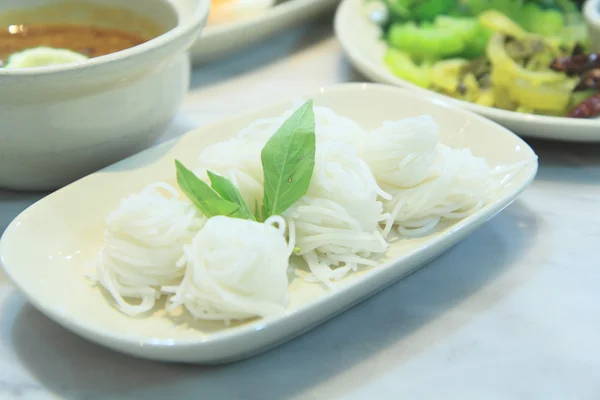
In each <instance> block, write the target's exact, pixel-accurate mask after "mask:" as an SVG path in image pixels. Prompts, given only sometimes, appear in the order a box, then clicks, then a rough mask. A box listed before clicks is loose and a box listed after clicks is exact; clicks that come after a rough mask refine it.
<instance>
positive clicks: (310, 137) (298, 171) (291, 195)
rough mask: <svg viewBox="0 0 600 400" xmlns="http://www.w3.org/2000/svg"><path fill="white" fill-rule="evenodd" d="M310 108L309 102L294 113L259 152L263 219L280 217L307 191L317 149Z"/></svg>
mask: <svg viewBox="0 0 600 400" xmlns="http://www.w3.org/2000/svg"><path fill="white" fill-rule="evenodd" d="M312 105H313V104H312V100H309V101H307V102H306V103H304V105H303V106H302V107H300V108H299V109H298V110H296V112H295V113H294V114H293V115H292V116H291V117H290V118H288V119H287V120H286V121H285V122H284V123H283V124H282V125H281V127H280V128H279V129H278V130H277V132H275V134H274V135H273V136H271V138H270V139H269V141H268V142H267V144H266V145H265V147H264V148H263V149H262V152H261V160H262V165H263V171H264V181H265V184H264V185H265V187H264V198H263V209H262V216H263V218H264V219H267V218H268V217H270V216H272V215H281V214H282V213H283V212H284V211H285V210H287V209H288V208H289V207H290V206H291V205H292V204H294V203H295V202H296V201H297V200H298V199H300V198H301V197H302V196H304V195H305V194H306V192H307V191H308V186H309V184H310V179H311V177H312V174H313V170H314V166H315V149H316V138H315V116H314V112H313V109H312Z"/></svg>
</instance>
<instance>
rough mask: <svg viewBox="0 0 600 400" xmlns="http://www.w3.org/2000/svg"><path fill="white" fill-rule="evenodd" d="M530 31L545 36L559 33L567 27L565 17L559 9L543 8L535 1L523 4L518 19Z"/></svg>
mask: <svg viewBox="0 0 600 400" xmlns="http://www.w3.org/2000/svg"><path fill="white" fill-rule="evenodd" d="M516 21H517V22H519V24H520V25H521V26H522V27H523V28H525V29H526V30H528V31H529V32H533V33H537V34H539V35H544V36H552V35H556V34H559V33H560V32H561V30H562V29H564V27H565V18H564V16H563V14H562V12H560V11H558V10H543V9H542V8H540V7H538V6H537V5H535V4H533V3H528V4H525V5H524V6H523V9H522V10H521V14H520V16H519V17H518V18H517V19H516Z"/></svg>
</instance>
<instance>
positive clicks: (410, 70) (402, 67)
mask: <svg viewBox="0 0 600 400" xmlns="http://www.w3.org/2000/svg"><path fill="white" fill-rule="evenodd" d="M384 62H385V63H386V65H387V66H388V67H389V68H390V70H391V71H392V73H393V74H394V75H396V76H398V77H399V78H402V79H406V80H407V81H409V82H412V83H414V84H415V85H418V86H421V87H424V88H428V87H429V85H430V84H431V79H430V71H429V69H428V68H426V67H419V66H417V65H416V64H415V63H414V62H413V60H412V59H411V58H410V56H409V55H408V54H406V53H403V52H402V51H400V50H396V49H392V48H388V50H387V52H386V53H385V58H384Z"/></svg>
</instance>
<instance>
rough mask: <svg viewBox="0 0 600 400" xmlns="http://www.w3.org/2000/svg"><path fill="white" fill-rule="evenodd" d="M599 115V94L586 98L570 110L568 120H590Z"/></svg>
mask: <svg viewBox="0 0 600 400" xmlns="http://www.w3.org/2000/svg"><path fill="white" fill-rule="evenodd" d="M599 115H600V92H598V93H596V94H594V95H592V96H591V97H588V98H587V99H585V100H584V101H582V102H581V103H579V104H578V105H577V106H575V108H573V109H572V110H571V112H570V113H569V115H568V117H570V118H592V117H597V116H599Z"/></svg>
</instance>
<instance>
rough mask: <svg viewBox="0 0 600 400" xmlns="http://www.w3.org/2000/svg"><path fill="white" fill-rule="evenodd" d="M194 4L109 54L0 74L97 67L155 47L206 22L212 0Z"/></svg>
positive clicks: (3, 70)
mask: <svg viewBox="0 0 600 400" xmlns="http://www.w3.org/2000/svg"><path fill="white" fill-rule="evenodd" d="M160 1H162V2H163V3H165V4H167V5H169V6H170V7H172V8H173V10H174V11H175V12H177V11H178V9H179V5H178V4H179V2H178V1H173V0H160ZM194 2H195V3H196V4H195V7H194V11H193V13H192V14H191V17H190V19H189V20H188V21H187V22H186V23H182V22H181V19H180V18H178V21H177V25H176V26H175V27H174V28H172V29H170V30H168V31H167V32H164V33H162V34H161V35H159V36H156V37H154V38H152V39H150V40H148V41H146V42H144V43H142V44H140V45H137V46H134V47H130V48H128V49H125V50H121V51H117V52H115V53H110V54H106V55H103V56H100V57H94V58H91V59H88V60H85V61H82V62H75V63H68V64H58V65H50V66H43V67H32V68H9V69H6V68H0V78H2V77H35V76H42V75H51V74H56V73H64V72H66V71H81V70H84V69H88V68H93V67H97V66H100V65H103V64H108V63H112V62H115V61H119V60H125V59H129V58H131V57H134V56H137V55H140V54H143V53H146V52H148V51H150V50H152V49H155V48H160V47H163V46H165V45H167V44H169V43H171V42H174V41H176V40H177V39H180V38H182V37H185V36H188V35H191V34H193V33H194V31H195V30H196V29H197V28H198V27H199V26H201V25H202V24H204V23H205V21H206V18H207V17H208V13H209V11H210V6H211V0H194Z"/></svg>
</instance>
